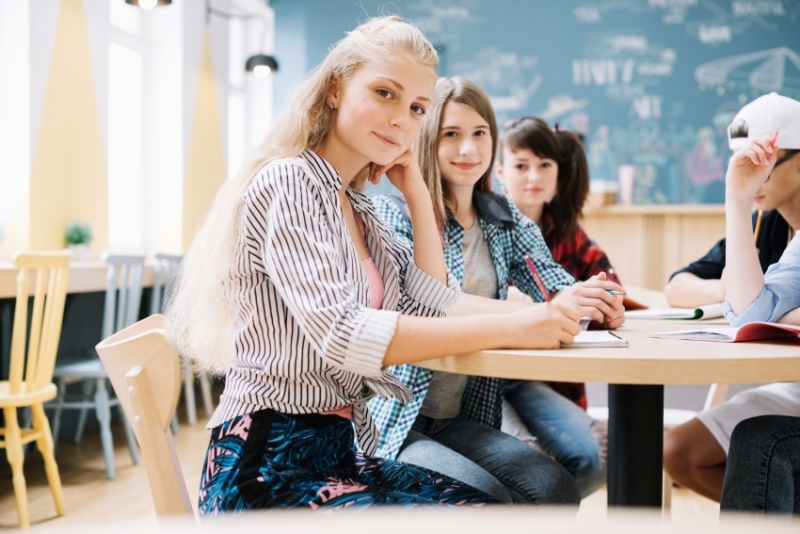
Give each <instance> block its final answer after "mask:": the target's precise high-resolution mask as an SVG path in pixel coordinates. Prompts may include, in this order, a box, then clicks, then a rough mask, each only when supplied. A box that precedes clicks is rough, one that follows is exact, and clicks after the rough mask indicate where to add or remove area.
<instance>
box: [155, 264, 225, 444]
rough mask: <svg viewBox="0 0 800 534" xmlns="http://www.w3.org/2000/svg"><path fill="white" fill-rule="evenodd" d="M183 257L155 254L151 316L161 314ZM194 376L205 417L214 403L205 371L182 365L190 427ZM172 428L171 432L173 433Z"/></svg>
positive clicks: (194, 414) (194, 419)
mask: <svg viewBox="0 0 800 534" xmlns="http://www.w3.org/2000/svg"><path fill="white" fill-rule="evenodd" d="M181 261H183V256H181V255H178V254H161V253H159V254H156V255H155V263H154V265H153V299H152V301H151V305H150V313H151V315H155V314H158V313H162V312H163V308H164V301H165V300H166V296H167V295H168V294H169V290H170V289H171V286H172V284H173V283H174V282H175V278H176V277H177V276H178V271H179V270H180V266H181ZM195 376H196V377H197V381H199V382H200V392H201V394H202V396H203V408H204V409H205V411H206V415H207V416H208V417H211V415H212V414H213V413H214V401H213V400H212V397H211V380H210V379H209V377H208V374H207V373H206V372H205V371H196V370H195V368H194V366H193V365H192V363H191V362H189V361H185V362H184V363H183V395H184V399H185V400H186V418H187V420H188V421H189V424H190V425H195V424H197V401H196V400H195V395H194V384H195ZM174 430H175V429H174V428H173V432H174Z"/></svg>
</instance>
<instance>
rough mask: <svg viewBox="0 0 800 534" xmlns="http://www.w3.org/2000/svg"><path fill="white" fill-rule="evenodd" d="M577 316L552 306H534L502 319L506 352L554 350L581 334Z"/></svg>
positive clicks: (545, 304)
mask: <svg viewBox="0 0 800 534" xmlns="http://www.w3.org/2000/svg"><path fill="white" fill-rule="evenodd" d="M580 317H581V316H580V313H578V312H577V311H576V310H574V309H572V308H570V307H569V306H562V305H560V304H556V303H553V302H549V303H543V304H536V305H535V306H530V307H528V308H525V309H522V310H519V311H516V312H514V313H510V314H507V315H504V316H503V324H504V325H505V326H506V336H505V337H504V340H506V343H505V344H507V345H508V348H510V349H557V348H559V347H560V346H561V345H570V344H571V343H572V342H573V340H574V338H575V336H577V335H578V334H579V333H580V332H581V327H580V325H579V324H578V320H579V319H580Z"/></svg>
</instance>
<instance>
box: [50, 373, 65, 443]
mask: <svg viewBox="0 0 800 534" xmlns="http://www.w3.org/2000/svg"><path fill="white" fill-rule="evenodd" d="M57 387H58V396H57V397H56V398H55V401H54V404H55V412H53V450H54V451H55V449H56V446H57V445H58V431H59V430H60V429H61V414H62V412H63V411H64V395H65V392H66V387H67V385H66V384H65V383H64V379H63V378H59V379H58V384H57Z"/></svg>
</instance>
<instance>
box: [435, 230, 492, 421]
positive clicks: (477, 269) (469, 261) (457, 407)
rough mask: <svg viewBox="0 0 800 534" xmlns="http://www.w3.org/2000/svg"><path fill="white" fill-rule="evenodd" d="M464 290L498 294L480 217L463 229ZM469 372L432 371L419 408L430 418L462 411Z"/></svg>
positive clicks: (483, 295)
mask: <svg viewBox="0 0 800 534" xmlns="http://www.w3.org/2000/svg"><path fill="white" fill-rule="evenodd" d="M463 253H464V281H463V283H462V284H461V289H463V290H464V293H469V294H470V295H478V296H481V297H488V298H497V271H495V268H494V262H493V261H492V255H491V253H490V252H489V245H488V244H487V243H486V240H485V239H484V238H483V231H482V229H481V225H480V222H479V221H475V224H473V225H472V228H470V229H469V230H465V231H464V245H463ZM468 381H469V376H467V375H460V374H454V373H444V372H441V371H435V372H434V373H433V378H432V379H431V383H430V386H429V387H428V393H427V394H426V395H425V401H423V403H422V407H420V410H419V412H420V413H421V414H422V415H425V416H427V417H431V418H433V419H450V418H452V417H455V416H457V415H458V414H459V412H460V411H461V397H463V396H464V390H465V389H466V387H467V382H468Z"/></svg>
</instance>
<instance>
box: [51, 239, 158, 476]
mask: <svg viewBox="0 0 800 534" xmlns="http://www.w3.org/2000/svg"><path fill="white" fill-rule="evenodd" d="M144 258H145V257H144V255H141V254H104V255H103V260H104V261H105V262H106V263H108V271H107V273H106V294H105V306H104V309H103V329H102V339H106V338H108V337H109V336H111V334H113V333H114V332H118V331H119V330H122V329H123V328H125V327H127V326H130V325H132V324H133V323H135V322H136V321H137V320H138V319H139V308H140V306H141V302H142V276H143V271H144ZM54 376H55V377H56V379H57V383H58V397H57V398H56V400H55V401H54V402H52V403H50V404H48V408H53V409H54V410H55V413H54V414H53V436H54V439H56V440H57V439H58V432H59V429H60V426H61V413H62V411H63V410H65V409H79V410H81V413H80V416H79V418H78V424H77V426H76V429H75V443H80V441H81V438H82V436H83V428H84V424H85V422H86V416H87V413H88V411H89V410H90V409H94V411H95V413H96V414H97V421H98V424H99V426H100V439H101V440H102V443H103V456H104V458H105V464H106V476H107V477H108V478H110V479H113V478H114V477H115V476H116V467H115V465H114V439H113V436H112V434H111V408H113V407H115V406H119V399H117V398H112V397H110V396H109V394H108V387H107V385H106V381H107V380H108V374H107V373H106V370H105V368H104V367H103V364H102V363H101V361H100V360H99V359H97V358H91V359H89V360H86V361H82V362H77V363H70V364H62V365H57V366H56V368H55V371H54ZM78 381H80V382H82V395H79V396H78V398H73V397H72V396H69V395H67V391H66V390H67V385H68V384H70V383H74V382H78ZM122 422H123V425H124V427H125V434H126V438H127V441H128V448H129V449H130V453H131V460H132V461H133V463H134V464H136V463H139V451H138V450H137V448H136V439H135V438H134V437H133V432H132V431H131V428H130V423H129V422H128V420H127V419H126V418H125V417H124V415H123V417H122Z"/></svg>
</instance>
